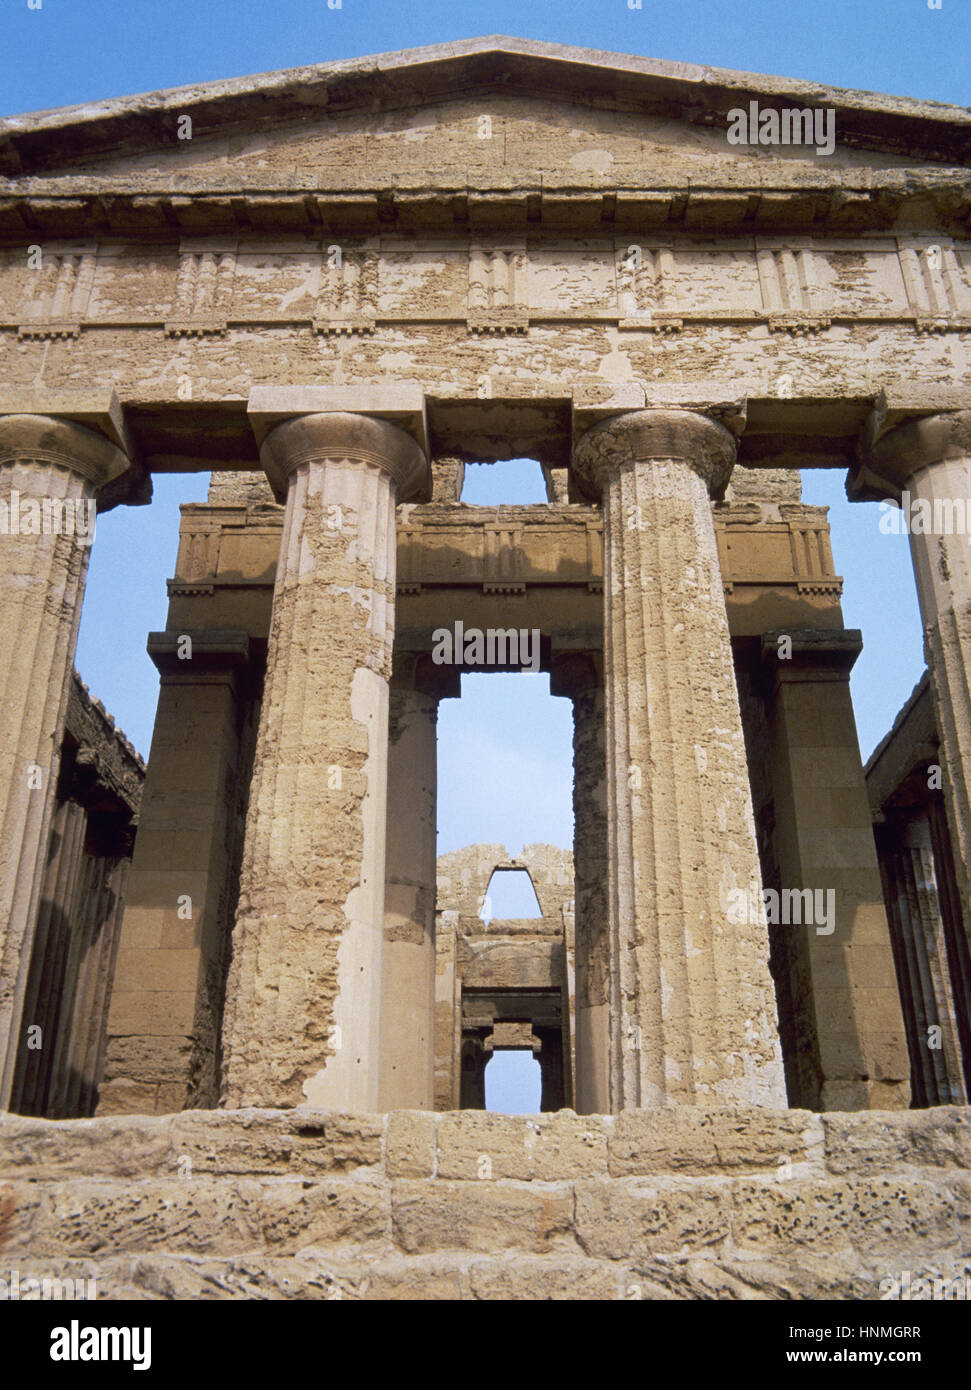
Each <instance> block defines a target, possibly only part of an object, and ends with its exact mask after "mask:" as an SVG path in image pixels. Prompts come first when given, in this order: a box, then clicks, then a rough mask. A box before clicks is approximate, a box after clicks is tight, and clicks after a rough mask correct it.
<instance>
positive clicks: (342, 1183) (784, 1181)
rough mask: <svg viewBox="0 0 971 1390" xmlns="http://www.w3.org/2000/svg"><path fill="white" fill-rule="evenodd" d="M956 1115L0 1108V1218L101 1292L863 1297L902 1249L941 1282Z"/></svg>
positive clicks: (42, 1258)
mask: <svg viewBox="0 0 971 1390" xmlns="http://www.w3.org/2000/svg"><path fill="white" fill-rule="evenodd" d="M824 1127H825V1129H826V1132H827V1153H826V1155H825V1156H824V1154H823V1147H822V1142H821V1135H822V1133H823V1129H824ZM969 1128H971V1124H969V1119H968V1116H967V1114H966V1113H965V1111H964V1110H963V1109H961V1108H958V1107H949V1108H943V1107H942V1108H940V1109H936V1110H930V1111H919V1112H910V1113H906V1114H901V1113H899V1112H886V1113H883V1114H875V1113H868V1114H853V1115H825V1116H819V1115H814V1114H810V1113H809V1112H806V1111H771V1110H766V1109H765V1108H762V1107H750V1108H749V1109H747V1110H745V1111H739V1110H729V1109H720V1110H706V1109H702V1108H698V1107H682V1108H678V1107H671V1108H670V1109H662V1110H657V1109H652V1110H643V1111H629V1112H626V1113H625V1114H624V1115H622V1116H617V1117H610V1116H606V1117H605V1116H577V1115H574V1114H572V1113H571V1112H569V1111H563V1112H560V1113H559V1114H557V1115H551V1116H502V1115H468V1116H455V1117H450V1116H434V1115H430V1114H427V1113H424V1112H418V1111H411V1112H397V1113H395V1114H392V1115H389V1116H379V1115H370V1116H369V1115H347V1114H340V1113H335V1112H328V1111H311V1110H307V1109H304V1110H295V1111H294V1110H290V1111H256V1110H251V1111H240V1112H233V1113H226V1112H215V1111H196V1112H185V1113H183V1114H181V1115H177V1116H167V1117H134V1116H132V1117H125V1118H124V1119H113V1118H112V1119H96V1120H69V1121H60V1122H52V1121H47V1120H36V1119H29V1120H27V1119H22V1118H20V1117H17V1116H9V1115H8V1116H2V1117H0V1231H2V1233H3V1238H4V1242H5V1243H4V1253H5V1257H9V1258H10V1260H11V1265H12V1267H17V1268H19V1270H20V1275H21V1278H25V1277H28V1276H32V1277H37V1276H42V1277H44V1276H53V1277H57V1278H72V1279H80V1278H89V1277H91V1276H92V1275H93V1276H95V1277H96V1279H97V1297H98V1298H99V1299H100V1300H106V1299H122V1298H137V1299H158V1298H181V1299H185V1298H252V1299H263V1298H274V1299H276V1298H295V1297H303V1298H308V1299H352V1300H357V1299H363V1298H367V1299H377V1298H394V1299H399V1298H416V1297H421V1298H428V1299H456V1298H462V1299H469V1298H485V1297H488V1298H499V1297H504V1298H511V1299H512V1298H514V1299H538V1298H563V1297H569V1296H570V1290H571V1288H572V1290H573V1295H572V1296H573V1297H575V1298H610V1299H615V1298H616V1299H624V1300H642V1299H699V1298H700V1299H707V1298H729V1299H745V1300H748V1299H763V1298H767V1299H813V1298H829V1299H853V1300H859V1299H866V1300H873V1299H876V1298H879V1297H880V1296H881V1294H882V1293H883V1289H881V1281H882V1280H885V1279H886V1278H887V1276H888V1275H892V1274H893V1273H894V1272H899V1271H902V1270H910V1271H912V1272H913V1275H914V1277H915V1278H916V1277H917V1276H918V1275H919V1274H926V1275H928V1276H929V1277H931V1278H932V1279H934V1278H936V1279H953V1278H955V1277H957V1278H960V1280H961V1287H962V1288H963V1286H964V1272H965V1268H966V1266H967V1229H968V1223H969V1220H971V1177H969V1175H968V1167H967V1164H968V1159H967V1154H966V1151H965V1150H966V1142H965V1141H966V1139H967V1132H968V1131H969ZM608 1136H609V1142H610V1144H611V1168H610V1174H609V1175H608V1173H607V1170H606V1163H605V1158H606V1155H605V1141H606V1140H607V1137H608ZM480 1145H481V1150H482V1151H483V1152H484V1153H485V1154H487V1155H488V1154H491V1155H492V1156H493V1157H494V1160H495V1161H494V1165H493V1167H492V1170H491V1172H490V1171H489V1168H488V1167H487V1166H485V1165H483V1164H482V1162H481V1158H482V1156H483V1153H481V1152H479V1153H477V1146H480ZM780 1149H782V1150H784V1151H785V1153H786V1154H787V1159H786V1162H784V1163H778V1164H777V1162H776V1154H777V1151H778V1150H780ZM584 1153H586V1154H587V1155H588V1157H589V1159H590V1160H591V1161H590V1163H589V1164H588V1165H587V1166H584V1157H583V1155H584ZM871 1157H872V1158H873V1161H872V1162H871ZM649 1168H650V1169H651V1170H652V1171H647V1170H648V1169H649ZM406 1170H407V1171H408V1174H409V1175H408V1176H405V1172H406ZM837 1170H838V1171H837ZM513 1172H515V1173H517V1174H520V1175H521V1176H516V1177H512V1176H507V1174H511V1173H513ZM96 1174H97V1176H96ZM454 1174H461V1176H454ZM571 1281H572V1284H571Z"/></svg>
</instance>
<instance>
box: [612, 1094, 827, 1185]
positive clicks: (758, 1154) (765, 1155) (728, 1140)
mask: <svg viewBox="0 0 971 1390" xmlns="http://www.w3.org/2000/svg"><path fill="white" fill-rule="evenodd" d="M822 1148H823V1130H822V1124H821V1121H820V1119H819V1117H818V1116H817V1115H813V1114H811V1113H810V1112H809V1111H807V1110H784V1111H781V1112H778V1111H775V1112H773V1111H762V1110H750V1109H746V1110H727V1109H726V1110H705V1111H704V1112H703V1113H701V1114H699V1113H698V1112H697V1111H695V1110H681V1109H667V1110H661V1111H660V1112H657V1111H653V1110H650V1111H649V1110H632V1111H627V1112H625V1113H624V1114H622V1115H618V1116H617V1117H616V1118H615V1119H614V1120H613V1122H612V1124H611V1130H610V1173H611V1176H612V1177H618V1178H619V1177H637V1176H646V1175H649V1174H661V1173H679V1174H680V1173H698V1174H703V1173H725V1172H730V1173H733V1174H734V1173H755V1172H768V1173H775V1172H780V1171H782V1172H791V1173H799V1172H801V1171H805V1170H806V1169H807V1166H808V1167H813V1168H815V1167H817V1166H818V1165H819V1164H820V1162H821V1159H822Z"/></svg>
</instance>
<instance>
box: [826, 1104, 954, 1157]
mask: <svg viewBox="0 0 971 1390" xmlns="http://www.w3.org/2000/svg"><path fill="white" fill-rule="evenodd" d="M823 1126H824V1129H825V1134H826V1168H827V1170H828V1171H829V1172H830V1173H886V1172H900V1171H901V1169H906V1168H910V1167H917V1168H965V1169H971V1110H968V1109H967V1108H960V1109H958V1108H956V1107H954V1106H932V1107H931V1108H930V1109H928V1110H911V1111H906V1112H905V1113H904V1114H901V1115H897V1114H893V1115H891V1114H887V1113H886V1112H883V1111H879V1110H871V1111H865V1112H862V1113H858V1114H841V1113H833V1114H828V1115H824V1116H823Z"/></svg>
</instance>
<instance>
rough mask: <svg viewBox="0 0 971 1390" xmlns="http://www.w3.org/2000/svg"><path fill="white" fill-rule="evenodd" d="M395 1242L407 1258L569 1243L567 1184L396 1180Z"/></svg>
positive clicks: (570, 1205) (570, 1195)
mask: <svg viewBox="0 0 971 1390" xmlns="http://www.w3.org/2000/svg"><path fill="white" fill-rule="evenodd" d="M391 1206H392V1219H393V1223H394V1238H395V1242H396V1244H397V1245H398V1246H399V1247H400V1248H401V1249H402V1250H404V1251H405V1252H406V1253H408V1254H421V1253H422V1252H428V1251H432V1250H455V1249H462V1250H508V1249H521V1250H530V1251H533V1252H535V1253H537V1254H541V1253H543V1252H544V1251H546V1250H549V1249H551V1248H552V1247H553V1246H554V1245H558V1246H560V1247H562V1246H563V1244H564V1243H567V1244H572V1240H573V1237H572V1230H573V1192H572V1189H571V1188H570V1186H569V1184H568V1183H559V1184H555V1185H554V1184H542V1185H539V1184H536V1185H534V1184H531V1183H530V1184H526V1183H503V1184H501V1185H500V1184H499V1183H495V1182H489V1181H483V1182H480V1183H473V1182H448V1181H444V1180H438V1181H436V1182H434V1183H420V1182H412V1181H409V1180H404V1179H403V1180H402V1181H400V1182H396V1183H395V1184H394V1186H393V1192H392V1200H391Z"/></svg>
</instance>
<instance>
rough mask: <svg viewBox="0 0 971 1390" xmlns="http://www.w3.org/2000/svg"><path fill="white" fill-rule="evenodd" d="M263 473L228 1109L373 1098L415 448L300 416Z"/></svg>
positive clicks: (272, 444) (277, 438)
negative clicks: (279, 525)
mask: <svg viewBox="0 0 971 1390" xmlns="http://www.w3.org/2000/svg"><path fill="white" fill-rule="evenodd" d="M261 460H262V463H263V466H264V468H265V469H266V471H267V473H268V475H269V477H270V481H271V483H273V484H274V485H275V487H276V489H277V492H278V495H279V493H281V492H282V490H283V486H284V484H286V487H287V492H286V515H285V518H284V526H283V538H282V543H281V548H280V559H279V563H278V567H277V576H276V587H275V589H274V595H273V620H272V624H271V629H270V642H269V652H268V658H267V674H266V684H265V688H264V695H263V706H262V712H261V716H260V729H259V735H258V743H257V753H256V765H255V769H254V774H253V783H252V791H251V797H250V807H249V814H248V817H247V824H246V841H245V849H244V854H243V869H242V875H241V882H240V899H239V908H238V911H237V917H236V928H235V932H234V940H233V961H232V967H231V970H230V978H229V987H228V991H227V1004H226V1026H225V1029H224V1048H225V1068H224V1088H223V1104H225V1105H229V1106H234V1107H235V1106H246V1105H264V1106H266V1105H269V1106H294V1105H301V1104H304V1105H305V1104H311V1105H314V1106H320V1107H322V1108H341V1107H346V1108H352V1109H360V1110H374V1109H376V1108H377V1106H378V1096H379V1034H380V1007H381V954H382V950H381V948H382V939H383V934H384V891H385V831H386V804H387V770H388V680H389V677H390V674H391V651H392V643H393V638H394V597H395V501H396V498H398V499H401V500H403V499H405V498H407V496H408V495H409V493H410V492H411V491H412V490H413V488H414V487H415V486H416V485H418V484H419V483H420V482H421V481H422V480H423V479H424V478H425V476H426V475H427V467H428V465H427V462H426V460H425V457H424V454H423V453H422V451H421V449H420V448H419V446H418V445H417V444H416V443H415V441H414V439H412V438H411V436H410V435H408V434H406V433H405V432H404V431H403V430H400V429H398V428H397V427H396V426H394V425H390V424H388V423H386V422H384V421H382V420H376V419H373V418H371V417H369V416H366V415H357V414H350V413H345V412H338V411H335V412H330V413H321V414H312V415H303V416H298V417H295V418H292V419H289V420H286V421H284V422H283V423H282V424H279V425H277V426H276V427H275V428H274V429H272V430H271V431H270V433H269V434H268V435H267V437H266V440H265V441H264V443H263V447H262V451H261Z"/></svg>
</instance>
